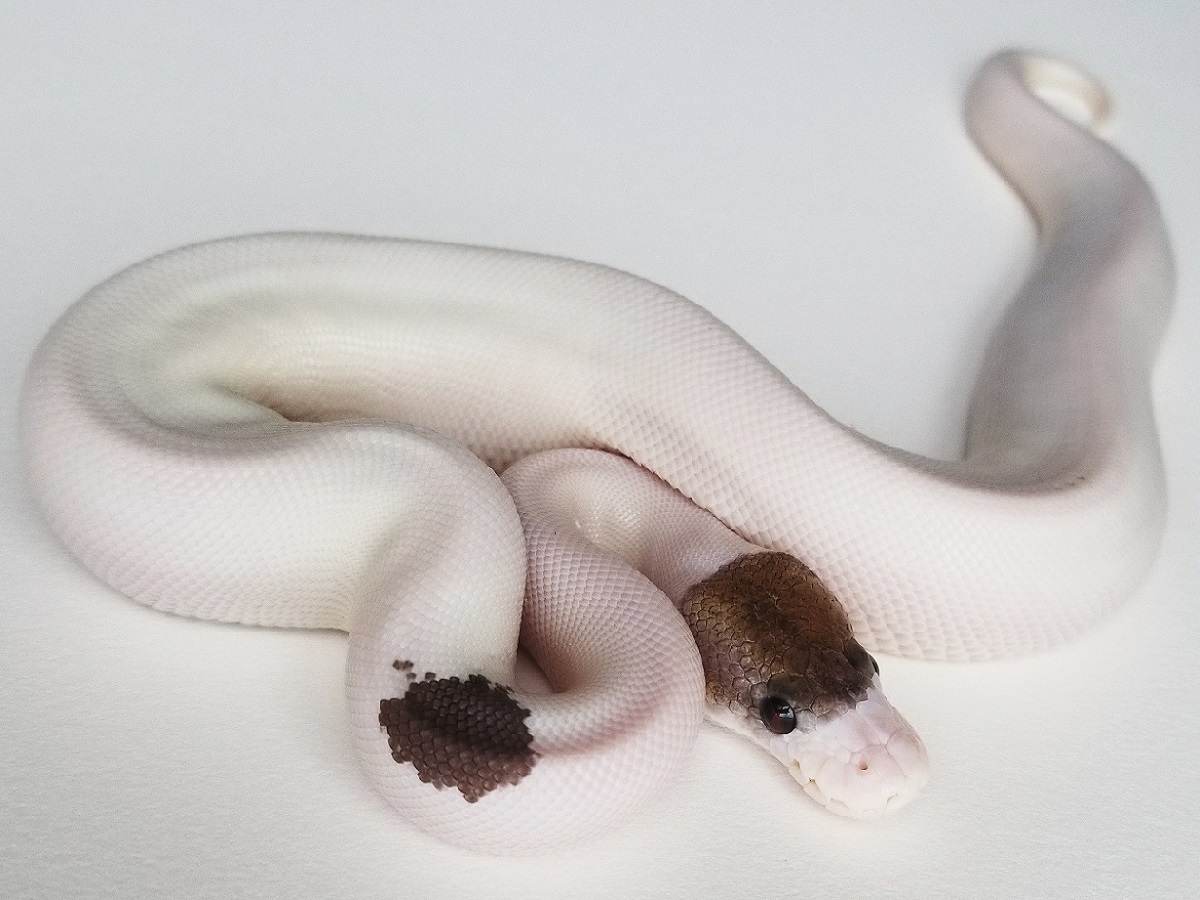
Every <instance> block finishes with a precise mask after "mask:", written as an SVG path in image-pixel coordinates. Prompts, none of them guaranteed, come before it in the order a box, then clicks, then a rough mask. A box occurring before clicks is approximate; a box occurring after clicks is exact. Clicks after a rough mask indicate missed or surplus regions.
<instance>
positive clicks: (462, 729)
mask: <svg viewBox="0 0 1200 900" xmlns="http://www.w3.org/2000/svg"><path fill="white" fill-rule="evenodd" d="M528 715H529V710H527V709H524V708H522V707H521V705H520V704H518V703H517V701H516V700H514V699H513V698H512V695H511V693H510V692H509V689H508V688H506V687H503V686H501V685H498V684H493V683H492V682H490V681H488V680H487V679H486V678H484V677H483V676H482V675H471V676H469V677H468V678H467V679H466V680H465V681H464V680H462V679H461V678H440V679H439V678H437V677H436V676H434V674H433V673H432V672H428V673H426V680H424V681H416V682H413V683H412V684H410V685H409V688H408V690H407V691H406V692H405V694H404V696H403V697H392V698H390V699H388V698H385V699H383V700H380V701H379V724H380V725H381V726H382V727H384V728H385V729H387V734H388V747H390V748H391V751H392V759H394V760H396V762H398V763H412V764H413V766H414V767H415V768H416V770H417V774H418V776H419V777H420V779H421V780H422V781H424V782H427V783H429V784H432V785H433V786H434V787H437V788H443V787H454V788H458V790H459V792H460V793H461V794H462V795H463V797H464V798H465V799H466V800H467V802H468V803H474V802H475V801H476V800H478V799H479V798H480V797H482V796H483V795H484V794H486V793H488V792H490V791H494V790H495V789H496V788H498V787H500V786H501V785H504V784H517V783H518V782H519V781H520V780H521V779H522V778H524V777H525V776H526V775H528V774H529V773H530V772H531V771H532V770H533V765H534V763H535V762H536V760H537V753H536V752H535V751H534V750H533V749H532V746H531V745H532V743H533V736H532V735H531V734H530V733H529V728H528V727H527V726H526V724H525V719H526V717H527V716H528Z"/></svg>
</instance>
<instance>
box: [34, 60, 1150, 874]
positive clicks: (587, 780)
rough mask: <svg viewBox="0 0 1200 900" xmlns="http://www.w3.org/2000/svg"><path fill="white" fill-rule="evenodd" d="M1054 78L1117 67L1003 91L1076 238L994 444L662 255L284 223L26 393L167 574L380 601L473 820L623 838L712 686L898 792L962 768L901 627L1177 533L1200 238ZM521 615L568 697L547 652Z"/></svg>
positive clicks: (451, 781)
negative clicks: (1186, 334) (907, 406)
mask: <svg viewBox="0 0 1200 900" xmlns="http://www.w3.org/2000/svg"><path fill="white" fill-rule="evenodd" d="M1044 84H1052V85H1057V86H1059V87H1063V86H1065V87H1066V88H1067V89H1068V90H1070V91H1071V92H1073V93H1074V94H1075V95H1076V96H1077V98H1079V99H1081V100H1082V101H1084V103H1085V104H1086V105H1088V106H1089V108H1090V110H1091V112H1092V113H1093V114H1094V116H1095V118H1097V119H1098V118H1100V117H1101V116H1102V114H1103V111H1104V95H1103V92H1102V91H1100V89H1099V88H1098V87H1097V86H1096V85H1095V84H1094V82H1092V81H1091V80H1090V79H1088V78H1087V77H1086V76H1084V75H1083V74H1082V73H1080V72H1078V71H1077V70H1075V69H1072V68H1070V67H1067V66H1065V65H1063V64H1061V63H1057V62H1055V61H1053V60H1048V59H1043V58H1038V57H1033V56H1029V55H1024V54H1019V53H1004V54H1000V55H997V56H995V57H993V58H992V59H990V60H988V61H987V62H986V63H985V64H984V66H983V67H982V68H981V70H980V72H979V74H978V76H977V78H976V80H975V82H974V85H973V87H972V89H971V92H970V94H969V99H968V103H967V120H968V125H969V128H970V130H971V131H972V133H973V135H974V137H975V139H976V141H977V143H978V144H979V145H980V147H981V148H982V149H983V151H984V153H985V154H986V155H987V156H988V157H989V158H990V159H991V160H992V161H993V162H994V164H995V165H996V166H997V167H998V168H999V169H1000V170H1001V172H1002V173H1003V174H1004V175H1005V176H1006V177H1007V178H1008V179H1009V180H1010V181H1011V182H1012V184H1013V185H1014V186H1015V187H1016V189H1017V190H1018V192H1019V193H1020V194H1021V195H1022V197H1023V198H1024V199H1025V200H1026V202H1027V203H1028V205H1029V207H1030V208H1031V210H1032V212H1033V215H1034V217H1035V218H1036V220H1037V223H1038V226H1039V248H1038V254H1037V258H1036V260H1035V262H1034V265H1033V270H1032V273H1031V274H1030V276H1029V278H1028V280H1027V282H1026V283H1025V285H1024V287H1023V288H1022V289H1021V290H1020V292H1019V293H1018V295H1017V297H1016V298H1015V300H1014V301H1013V303H1012V306H1011V308H1010V310H1009V312H1008V314H1007V315H1006V317H1005V318H1004V320H1003V321H1002V322H1001V324H1000V325H999V327H998V329H997V331H996V333H995V335H994V337H993V339H992V341H991V343H990V345H989V347H988V350H987V352H986V356H985V358H984V362H983V367H982V372H981V374H980V376H979V380H978V385H977V389H976V392H975V396H974V400H973V403H972V406H971V413H970V422H969V426H968V437H967V445H966V450H965V454H964V456H963V458H962V459H961V460H957V461H953V462H947V461H941V460H934V459H927V458H922V457H918V456H916V455H913V454H910V453H906V452H903V451H900V450H896V449H893V448H890V447H887V446H884V445H882V444H880V443H878V442H875V441H873V440H871V439H869V438H867V437H864V436H863V435H861V434H859V433H857V432H855V431H854V430H852V429H850V428H848V427H846V426H843V425H841V424H839V423H838V422H836V421H834V420H833V419H832V418H831V417H830V416H828V415H827V414H826V413H825V412H823V411H822V410H821V409H820V408H818V407H817V406H816V405H815V404H813V403H812V402H811V401H810V400H809V399H808V398H807V397H806V396H805V395H804V394H803V393H801V392H800V391H799V390H798V389H797V388H796V387H795V386H793V385H792V384H791V383H789V382H788V380H787V379H786V378H785V377H784V376H783V375H782V374H781V373H780V372H778V371H777V370H776V369H775V368H773V367H772V366H771V365H770V364H769V363H768V362H767V361H766V360H764V359H763V358H762V357H761V356H759V355H758V354H757V353H756V352H755V351H754V350H753V349H751V348H750V347H749V346H748V345H746V344H745V343H744V342H743V341H742V340H741V339H739V338H738V337H737V336H736V335H735V334H733V333H732V332H731V331H730V330H729V329H728V328H726V327H725V326H723V325H722V324H720V323H719V322H718V321H716V320H715V319H714V318H712V317H711V316H710V315H709V314H708V313H706V312H705V311H704V310H702V309H700V308H699V307H697V306H695V305H693V304H692V303H690V302H689V301H687V300H685V299H683V298H681V297H679V296H678V295H676V294H674V293H672V292H670V291H668V290H666V289H664V288H662V287H659V286H657V285H654V284H651V283H649V282H647V281H645V280H642V279H640V278H636V277H634V276H632V275H628V274H625V273H622V272H619V271H616V270H613V269H610V268H606V267H603V266H599V265H593V264H587V263H581V262H575V261H570V260H565V259H558V258H553V257H547V256H538V255H532V254H528V253H520V252H514V251H509V250H496V249H484V248H478V247H467V246H455V245H446V244H435V243H426V242H416V241H404V240H391V239H376V238H364V237H351V236H343V235H318V234H304V235H300V234H272V235H257V236H249V237H239V238H233V239H227V240H220V241H214V242H210V243H205V244H199V245H194V246H189V247H184V248H181V249H178V250H173V251H170V252H168V253H165V254H163V255H161V256H157V257H154V258H152V259H150V260H147V261H145V262H142V263H139V264H137V265H134V266H132V267H130V268H128V269H126V270H125V271H123V272H121V273H119V274H118V275H116V276H114V277H113V278H111V279H110V280H108V281H106V282H104V283H103V284H101V285H99V286H98V287H96V288H95V289H93V290H92V291H91V292H90V293H88V294H87V295H86V296H85V297H84V298H82V299H81V300H80V301H78V302H77V303H76V304H75V305H74V306H73V307H72V308H71V309H70V310H69V311H68V312H67V313H66V314H65V315H64V316H63V318H62V319H61V320H60V321H59V322H58V323H57V324H56V325H55V326H54V328H53V329H52V330H51V332H50V334H49V335H48V337H47V338H46V339H45V341H44V342H43V344H42V345H41V347H40V348H39V349H38V351H37V352H36V354H35V357H34V359H33V362H32V364H31V367H30V370H29V375H28V378H27V380H26V383H25V387H24V393H23V399H22V414H21V422H22V438H23V446H24V451H25V456H26V461H27V468H28V472H29V478H30V483H31V484H32V486H33V489H34V492H35V494H36V496H37V499H38V500H39V502H40V504H41V506H42V507H43V509H44V511H45V513H46V516H47V518H48V520H49V522H50V523H51V525H52V527H53V529H54V530H55V531H56V532H57V534H58V535H59V536H60V537H61V538H62V540H63V541H64V543H65V544H66V545H67V546H68V547H69V548H70V549H71V551H72V552H73V553H74V554H75V555H76V556H78V557H79V559H80V560H82V562H83V563H84V564H85V565H86V566H87V567H88V568H90V569H91V570H93V571H94V572H96V573H97V574H98V575H99V576H100V577H101V578H103V579H104V580H105V581H106V582H108V583H109V584H110V585H112V586H113V587H114V588H116V589H117V590H118V591H121V592H122V593H124V594H127V595H128V596H130V597H133V598H135V599H136V600H138V601H140V602H142V603H145V604H147V605H149V606H152V607H154V608H157V609H160V610H165V611H169V612H173V613H177V614H180V615H186V616H195V617H199V618H205V619H214V620H220V621H227V622H240V623H246V624H254V625H268V626H281V627H306V628H338V629H343V630H346V631H348V632H349V634H350V645H349V653H348V662H347V697H348V705H349V712H350V719H351V723H352V726H353V728H354V731H355V735H356V743H357V746H358V749H359V752H360V755H361V757H362V760H363V763H364V766H365V768H366V771H367V772H368V773H369V775H370V777H371V778H372V780H373V781H374V783H375V784H376V785H377V786H378V787H379V789H380V791H381V792H382V794H383V795H384V796H385V797H386V798H387V799H388V800H389V801H390V802H391V803H392V804H393V805H395V806H396V807H397V808H399V809H401V810H402V811H403V813H404V815H405V816H407V817H408V818H409V819H410V820H411V821H413V822H415V823H416V824H417V825H419V826H420V827H422V828H425V829H427V830H429V831H431V832H433V833H435V834H437V835H439V836H441V837H443V838H445V839H447V840H450V841H454V842H457V843H460V844H462V845H464V846H468V847H472V848H475V849H479V850H484V851H490V852H533V851H537V850H543V849H549V848H552V847H556V846H562V845H564V844H568V843H572V842H576V841H579V840H581V839H582V838H584V837H586V836H588V835H591V834H595V833H598V832H600V831H602V830H604V829H606V828H609V827H611V825H612V823H613V822H614V821H616V820H617V819H619V818H620V817H621V816H623V815H626V814H627V813H628V812H629V811H630V810H632V809H634V808H636V807H637V806H638V805H639V804H640V803H642V802H644V800H645V798H646V797H648V796H651V795H652V794H653V792H654V791H655V790H656V789H657V787H658V786H659V785H660V784H661V783H662V782H663V780H664V779H666V778H669V777H670V776H671V774H672V773H673V772H674V771H676V770H677V769H678V768H679V767H680V766H681V765H682V764H683V761H684V760H685V758H686V754H687V752H688V747H689V745H690V743H691V741H692V740H693V739H694V737H695V734H696V731H697V728H698V727H699V723H700V721H701V719H702V717H703V715H704V713H705V712H706V711H707V712H708V714H709V715H710V716H711V717H712V718H714V719H715V720H716V721H718V722H720V723H721V724H724V725H727V726H728V727H731V728H734V729H735V730H737V731H740V732H742V733H744V734H746V735H748V736H749V737H751V738H753V739H754V740H756V741H757V742H759V743H760V744H762V745H764V746H765V747H766V748H767V749H768V750H769V751H770V752H772V753H773V754H774V755H776V756H777V757H779V758H780V759H781V760H782V761H783V762H785V764H787V765H788V766H789V767H790V768H791V770H792V772H793V774H794V775H796V777H797V779H798V780H799V781H800V782H801V783H802V784H803V785H804V786H805V789H806V790H807V791H808V792H809V793H810V794H811V795H813V796H814V797H816V798H817V799H818V800H819V801H820V802H822V803H824V804H825V805H827V806H829V807H830V808H831V809H833V810H835V811H837V812H841V813H844V814H848V815H863V816H869V815H877V814H879V813H881V812H882V811H884V810H885V809H891V808H894V807H896V806H899V805H901V804H902V803H903V802H906V801H907V800H908V799H909V798H910V797H911V796H913V794H915V793H916V791H917V790H918V789H919V787H920V785H921V784H922V783H923V782H924V779H925V777H926V761H925V752H924V749H923V747H922V746H921V744H920V741H919V739H918V738H917V737H916V735H915V734H914V733H913V731H912V729H911V728H910V727H909V726H908V724H907V723H906V722H905V721H904V720H903V719H902V718H901V717H900V716H899V714H897V713H896V712H895V711H894V710H893V709H892V708H891V706H890V705H889V704H888V702H887V700H886V699H885V698H884V697H883V695H882V692H881V690H880V685H879V678H878V674H877V668H876V667H875V665H874V661H873V660H872V659H871V657H870V656H869V655H868V654H867V652H866V649H870V650H874V651H881V652H884V653H899V654H906V655H911V656H918V657H924V658H947V659H979V658H987V657H996V656H1004V655H1011V654H1017V653H1026V652H1030V651H1035V650H1038V649H1041V648H1044V647H1048V646H1051V645H1053V644H1056V643H1059V642H1061V641H1064V640H1067V639H1069V638H1071V637H1072V636H1074V635H1076V634H1078V633H1080V632H1081V631H1083V630H1084V629H1086V628H1088V627H1089V626H1091V625H1092V624H1094V623H1095V622H1096V621H1097V620H1099V619H1100V618H1102V617H1103V616H1104V615H1105V614H1106V613H1107V612H1108V611H1110V610H1111V609H1112V608H1113V607H1114V606H1115V605H1116V604H1117V603H1118V602H1119V601H1120V600H1121V599H1122V598H1124V597H1126V596H1127V595H1128V594H1129V593H1130V592H1131V591H1132V590H1133V589H1134V587H1135V586H1136V584H1137V583H1138V580H1139V579H1140V577H1141V576H1142V575H1143V573H1144V571H1145V570H1146V568H1147V567H1148V565H1149V564H1150V562H1151V561H1152V558H1153V555H1154V553H1155V550H1156V547H1157V543H1158V538H1159V534H1160V531H1161V526H1162V520H1163V510H1164V486H1163V476H1162V468H1161V465H1160V462H1159V455H1158V448H1157V438H1156V434H1155V428H1154V422H1153V415H1152V410H1151V398H1150V369H1151V364H1152V361H1153V357H1154V354H1155V351H1156V348H1157V345H1158V342H1159V339H1160V336H1161V333H1162V331H1163V328H1164V326H1165V322H1166V319H1167V315H1168V312H1169V305H1170V300H1171V293H1172V284H1171V282H1172V273H1171V260H1170V254H1169V251H1168V248H1167V242H1166V239H1165V235H1164V229H1163V226H1162V222H1161V219H1160V216H1159V213H1158V211H1157V207H1156V205H1155V202H1154V200H1153V197H1152V195H1151V192H1150V190H1149V188H1148V187H1147V185H1146V184H1145V182H1144V181H1143V179H1142V178H1141V176H1140V175H1139V174H1138V173H1137V171H1136V170H1135V169H1134V168H1133V167H1132V166H1131V165H1130V164H1129V163H1128V162H1127V161H1126V160H1125V159H1124V158H1123V157H1122V156H1120V155H1119V154H1118V153H1117V152H1116V151H1115V150H1113V149H1112V148H1111V147H1110V146H1109V145H1107V144H1106V143H1104V142H1103V141H1101V140H1099V139H1098V138H1096V137H1095V136H1094V134H1093V133H1092V131H1091V130H1090V129H1089V128H1088V127H1084V126H1082V125H1080V124H1077V123H1075V122H1073V121H1070V120H1068V119H1067V118H1065V117H1063V116H1062V115H1060V114H1059V113H1058V112H1056V111H1054V109H1052V108H1051V107H1050V106H1049V105H1047V104H1046V103H1044V102H1043V101H1042V100H1040V99H1039V98H1038V97H1037V96H1036V95H1035V93H1034V91H1033V90H1032V87H1033V86H1039V85H1044ZM498 472H500V473H503V480H501V477H499V476H498V475H497V473H498ZM527 554H528V555H527ZM523 605H524V613H522V607H523ZM518 640H520V642H521V643H522V645H523V646H525V647H526V648H527V649H529V651H530V652H531V653H532V655H533V656H534V658H535V659H536V661H537V663H538V665H539V666H540V667H541V670H542V671H543V672H544V674H545V675H546V677H547V678H548V680H549V683H550V685H552V688H553V690H551V691H546V690H537V689H535V688H533V687H530V686H528V685H527V684H524V683H523V682H519V681H518V680H517V674H516V672H515V667H516V661H515V660H516V648H517V645H518ZM864 648H865V649H864Z"/></svg>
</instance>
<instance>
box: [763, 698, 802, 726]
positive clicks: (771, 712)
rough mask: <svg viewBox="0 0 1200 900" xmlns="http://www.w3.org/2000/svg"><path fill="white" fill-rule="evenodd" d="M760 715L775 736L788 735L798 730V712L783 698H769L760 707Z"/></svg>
mask: <svg viewBox="0 0 1200 900" xmlns="http://www.w3.org/2000/svg"><path fill="white" fill-rule="evenodd" d="M758 714H759V715H760V716H762V721H763V724H764V725H766V726H767V728H768V729H770V730H771V731H773V732H775V734H787V733H788V732H789V731H793V730H795V728H796V711H795V710H794V709H792V707H791V704H789V703H788V702H787V701H786V700H784V699H783V698H781V697H768V698H767V699H766V700H764V701H763V702H762V704H761V705H760V706H759V707H758Z"/></svg>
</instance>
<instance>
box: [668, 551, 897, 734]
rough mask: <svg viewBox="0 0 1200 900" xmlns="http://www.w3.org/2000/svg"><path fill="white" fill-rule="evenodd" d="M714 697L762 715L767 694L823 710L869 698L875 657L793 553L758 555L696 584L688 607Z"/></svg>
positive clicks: (817, 711)
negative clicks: (762, 706) (867, 693)
mask: <svg viewBox="0 0 1200 900" xmlns="http://www.w3.org/2000/svg"><path fill="white" fill-rule="evenodd" d="M681 612H682V613H683V617H684V619H685V620H686V621H687V623H688V626H689V627H690V628H691V630H692V634H693V636H694V637H695V639H696V645H697V647H698V648H699V650H700V658H701V660H702V661H703V663H704V676H705V684H706V690H707V694H708V698H709V700H711V701H714V702H717V703H720V704H722V705H728V706H729V707H730V708H731V709H733V708H740V709H741V710H742V711H743V712H745V713H746V714H747V715H756V714H757V711H758V707H759V704H761V703H762V702H763V700H764V699H765V698H767V697H768V696H772V695H776V696H781V697H783V698H784V699H786V700H787V702H788V703H789V704H791V705H793V706H794V707H795V709H796V710H797V711H801V710H804V711H807V712H810V713H812V714H813V715H818V716H820V715H824V714H826V713H828V712H831V711H833V710H835V709H838V708H845V707H847V706H851V705H853V704H854V703H856V702H857V701H859V700H861V699H863V698H864V697H865V696H866V691H867V687H868V685H869V684H870V682H871V678H872V676H873V674H874V672H875V669H874V664H873V660H872V659H871V657H870V655H869V654H868V653H867V651H866V650H864V649H863V648H862V646H861V645H860V644H859V643H858V641H856V640H855V639H854V634H853V631H852V629H851V627H850V620H849V619H848V618H847V617H846V612H845V610H844V609H843V607H842V605H841V603H839V602H838V600H837V598H836V597H834V596H833V594H832V593H831V592H830V591H829V590H828V589H827V588H826V587H825V585H824V584H822V582H821V580H820V579H819V578H818V577H817V575H816V574H815V573H814V572H813V571H812V570H811V569H809V568H808V566H806V565H804V563H802V562H800V560H798V559H796V558H795V557H793V556H790V555H788V554H786V553H752V554H747V555H746V556H742V557H739V558H738V559H735V560H734V561H733V562H731V563H728V564H727V565H725V566H723V567H722V568H720V569H719V570H717V572H715V573H714V574H713V575H711V576H709V577H708V578H706V579H705V580H704V581H701V582H700V583H699V584H697V585H695V586H694V587H692V588H691V589H690V590H689V591H688V593H687V594H686V595H685V596H684V600H683V605H682V607H681Z"/></svg>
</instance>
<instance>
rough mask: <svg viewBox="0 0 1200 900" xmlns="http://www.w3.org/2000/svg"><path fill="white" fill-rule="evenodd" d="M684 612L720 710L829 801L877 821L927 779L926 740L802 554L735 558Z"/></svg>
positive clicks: (719, 716) (698, 589)
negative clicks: (894, 700)
mask: <svg viewBox="0 0 1200 900" xmlns="http://www.w3.org/2000/svg"><path fill="white" fill-rule="evenodd" d="M681 611H682V612H683V616H684V618H685V619H686V620H687V622H688V625H689V627H691V629H692V633H693V636H694V637H695V638H696V644H697V646H698V647H699V649H700V657H701V660H702V661H703V663H704V674H705V685H706V691H707V696H708V703H709V714H710V717H711V718H713V719H714V720H715V721H716V722H718V723H719V724H721V725H724V726H726V727H727V728H730V729H732V730H733V731H736V732H738V733H739V734H743V735H745V736H746V737H748V738H750V739H751V740H753V741H754V742H755V743H758V744H760V745H761V746H763V747H764V748H765V749H766V750H767V751H768V752H770V753H771V754H772V755H773V756H774V757H775V758H776V759H778V760H780V761H781V762H782V763H783V764H784V765H786V766H787V767H788V771H789V772H790V773H791V774H792V776H793V777H794V778H795V779H796V780H797V781H798V782H799V783H800V784H801V785H802V786H803V788H804V791H805V793H807V794H808V795H809V796H810V797H812V798H813V799H815V800H816V801H817V802H818V803H820V804H821V805H822V806H824V807H826V808H827V809H829V810H830V811H832V812H835V813H838V814H840V815H845V816H852V817H855V818H874V817H877V816H880V815H882V814H883V813H884V812H890V811H892V810H894V809H897V808H899V807H900V806H903V805H904V804H905V803H907V802H908V801H909V800H911V799H912V798H913V797H915V796H916V795H917V794H918V793H919V792H920V790H921V788H922V787H923V786H924V785H925V783H926V782H927V781H928V776H929V761H928V756H927V754H926V752H925V747H924V745H923V744H922V743H921V739H920V738H919V737H918V736H917V734H916V732H915V731H914V730H913V728H912V726H911V725H909V724H908V722H907V721H905V719H904V717H903V716H901V715H900V714H899V713H898V712H897V711H896V710H895V708H893V707H892V705H891V704H890V703H889V702H888V700H887V698H886V697H885V696H884V694H883V690H882V688H881V687H880V680H879V667H878V665H877V664H876V663H875V660H874V659H873V658H872V657H871V655H870V654H869V653H867V651H866V650H864V649H863V647H862V646H861V645H860V644H859V643H858V641H856V640H855V639H854V635H853V631H852V629H851V626H850V622H849V619H848V618H847V616H846V613H845V610H844V608H843V607H842V605H841V604H840V603H839V602H838V600H837V599H836V598H835V597H834V596H833V595H832V594H831V593H830V592H829V591H828V590H827V589H826V588H825V586H824V585H823V584H822V583H821V581H820V579H819V578H818V577H817V576H816V575H815V574H814V573H813V572H812V570H810V569H809V568H808V567H807V566H805V565H804V564H803V563H801V562H800V561H799V560H797V559H795V558H794V557H792V556H789V555H787V554H784V553H753V554H749V555H746V556H743V557H740V558H738V559H735V560H734V561H733V562H731V563H729V564H728V565H726V566H724V567H722V568H721V569H720V570H718V571H717V572H716V573H715V574H714V575H712V576H710V577H709V578H707V579H705V580H704V581H702V582H700V583H699V584H697V585H696V586H695V587H693V588H692V589H691V590H690V591H689V592H688V593H687V595H686V596H685V597H684V601H683V604H682V607H681Z"/></svg>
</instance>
